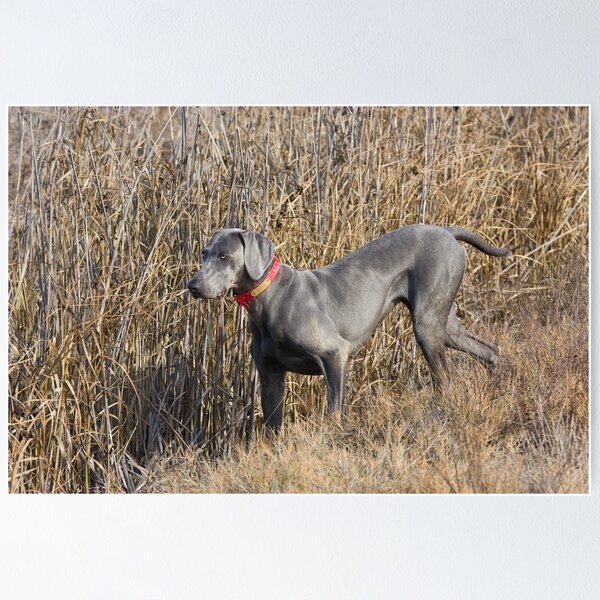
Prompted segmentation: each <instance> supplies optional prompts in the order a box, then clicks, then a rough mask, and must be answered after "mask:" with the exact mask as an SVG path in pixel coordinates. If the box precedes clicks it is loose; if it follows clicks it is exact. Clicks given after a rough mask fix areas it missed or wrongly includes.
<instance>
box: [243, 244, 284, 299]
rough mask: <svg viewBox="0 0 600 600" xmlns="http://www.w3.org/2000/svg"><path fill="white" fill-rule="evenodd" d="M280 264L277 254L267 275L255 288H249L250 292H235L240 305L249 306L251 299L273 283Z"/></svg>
mask: <svg viewBox="0 0 600 600" xmlns="http://www.w3.org/2000/svg"><path fill="white" fill-rule="evenodd" d="M279 266H280V265H279V259H278V258H277V257H276V256H275V257H274V258H273V264H272V265H271V268H270V270H269V272H268V273H267V276H266V277H265V278H264V279H263V280H262V281H261V282H260V283H259V284H258V285H257V286H256V287H255V288H253V289H251V290H249V291H248V292H244V293H243V294H235V296H234V297H233V299H234V300H235V301H236V302H237V303H238V304H239V305H240V306H243V307H244V308H248V303H249V302H250V300H252V299H254V298H256V296H260V295H261V294H262V293H263V292H264V291H265V290H266V289H267V288H268V287H269V286H270V285H271V284H272V283H273V280H274V279H275V277H276V276H277V272H278V271H279Z"/></svg>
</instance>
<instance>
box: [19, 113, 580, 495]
mask: <svg viewBox="0 0 600 600" xmlns="http://www.w3.org/2000/svg"><path fill="white" fill-rule="evenodd" d="M9 119H10V148H9V153H10V156H9V197H10V224H9V231H10V242H9V294H10V307H9V328H10V358H9V392H10V396H9V485H10V489H11V491H14V492H76V491H83V492H89V491H103V492H118V491H136V490H141V491H152V492H161V491H227V492H246V491H251V492H264V491H276V492H346V491H349V492H586V491H587V488H588V388H587V385H588V384H587V378H588V358H587V357H588V354H587V352H588V330H587V307H588V292H587V260H588V244H587V236H588V229H587V219H588V189H587V184H588V111H587V109H586V108H549V107H547V108H533V107H531V108H530V107H528V108H517V107H510V108H502V109H500V108H474V107H472V108H436V109H429V108H318V107H315V108H223V109H219V108H200V109H192V108H187V109H183V110H182V109H167V108H160V109H158V108H114V109H111V108H58V109H51V108H43V109H33V108H25V109H18V108H13V109H11V110H10V114H9ZM415 222H428V223H435V224H439V225H446V224H448V225H461V226H465V227H468V228H471V229H474V230H476V231H477V232H478V233H480V234H481V235H482V236H483V237H485V238H486V239H488V240H489V241H491V242H492V243H494V244H495V245H498V246H506V247H509V248H510V249H511V250H512V252H513V255H512V256H511V257H509V258H507V259H503V260H499V259H493V258H489V257H487V256H484V255H483V254H481V253H479V252H477V251H476V250H474V249H468V250H467V252H468V257H469V261H468V267H467V273H466V275H465V280H464V283H463V287H462V289H461V292H460V293H459V297H458V302H459V309H460V314H461V316H462V318H463V319H464V321H465V322H466V324H467V326H468V327H469V328H470V329H471V330H472V331H473V332H474V333H476V334H479V335H481V336H482V337H484V338H486V339H490V340H494V341H496V342H497V343H499V345H500V348H501V352H502V360H501V364H500V366H499V368H498V369H497V370H496V371H495V372H494V373H493V374H492V375H490V374H489V373H487V371H485V369H483V368H482V367H480V366H479V365H477V364H476V363H475V362H474V361H472V360H470V359H469V358H468V357H464V356H462V355H459V354H457V353H453V352H449V353H448V360H449V361H450V362H451V364H452V367H453V369H455V370H456V371H457V375H456V376H455V377H454V378H453V380H452V382H451V383H450V384H449V386H448V389H447V391H446V393H445V396H444V398H443V400H442V401H441V402H440V403H434V402H433V400H432V394H431V389H430V387H429V385H428V373H427V368H426V366H425V364H424V361H423V360H422V358H421V356H420V355H419V352H418V350H417V348H416V345H415V342H414V339H413V336H412V331H411V327H410V322H409V319H408V314H407V313H406V312H405V311H404V312H403V311H402V310H397V311H394V312H393V313H392V314H391V315H390V316H389V317H388V318H387V319H386V320H385V321H384V323H382V325H381V326H380V327H379V328H378V330H377V332H376V334H375V335H374V337H373V338H372V340H371V341H370V343H369V344H368V345H367V346H366V348H365V349H364V350H363V351H361V352H360V353H359V355H358V356H357V357H356V358H355V359H354V361H353V366H352V369H351V373H350V376H349V380H348V403H349V406H348V414H347V416H346V418H345V419H344V420H343V421H342V422H341V423H336V422H332V421H330V420H327V419H324V418H323V410H324V399H325V394H324V388H323V384H322V381H321V379H320V378H310V377H303V376H299V375H298V376H296V375H292V376H290V377H289V379H288V394H287V413H288V414H287V416H286V427H285V430H284V432H283V435H282V437H281V439H279V440H278V441H276V442H274V443H271V442H267V441H265V440H264V439H263V431H262V426H261V420H260V410H259V408H258V404H259V403H258V398H259V394H258V389H257V382H256V376H255V373H254V370H253V368H252V366H251V363H250V359H249V355H248V341H249V339H248V338H249V333H248V331H247V324H246V315H245V313H244V312H243V310H242V309H240V308H238V307H237V305H236V304H235V303H233V302H232V301H230V300H225V301H224V302H194V301H192V300H191V298H190V297H188V294H187V292H186V291H185V284H186V282H187V280H188V279H189V277H190V276H191V275H192V274H193V273H194V271H195V270H196V269H197V266H198V260H199V255H200V247H201V245H202V243H203V242H204V241H206V239H207V237H208V236H209V235H210V233H211V232H212V231H213V230H214V229H215V228H216V227H219V226H221V227H222V226H242V227H245V228H249V229H257V230H259V231H265V232H266V233H267V234H268V235H269V236H270V237H271V239H273V240H274V241H275V242H276V243H277V244H278V255H279V257H280V258H281V259H282V261H284V262H287V263H289V264H291V265H293V266H295V267H296V268H314V267H318V266H321V265H323V264H326V263H328V262H330V261H332V260H335V259H337V258H339V257H340V256H342V255H343V254H344V253H346V252H348V251H350V250H352V249H354V248H357V247H359V246H361V245H363V244H365V243H366V242H368V241H370V240H372V239H374V238H375V237H377V236H379V235H381V234H382V233H385V232H387V231H390V230H392V229H394V228H396V227H398V226H401V225H404V224H409V223H415ZM252 432H255V436H254V437H255V439H254V441H253V443H252V444H249V442H250V437H251V434H252Z"/></svg>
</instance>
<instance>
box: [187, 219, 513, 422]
mask: <svg viewBox="0 0 600 600" xmlns="http://www.w3.org/2000/svg"><path fill="white" fill-rule="evenodd" d="M457 240H460V241H463V242H467V243H468V244H471V245H472V246H475V248H477V249H478V250H481V251H482V252H485V253H486V254H490V255H492V256H506V255H507V254H508V253H509V252H508V250H505V249H501V248H496V247H494V246H490V245H489V244H486V243H485V242H484V241H483V240H482V239H481V238H480V237H478V236H476V235H475V234H474V233H471V232H470V231H467V230H466V229H463V228H461V227H437V226H434V225H409V226H407V227H401V228H399V229H396V230H395V231H392V232H390V233H388V234H387V235H384V236H383V237H380V238H379V239H376V240H374V241H372V242H370V243H369V244H367V245H366V246H363V247H362V248H359V249H358V250H356V251H354V252H352V253H351V254H348V255H347V256H345V257H344V258H342V259H340V260H338V261H337V262H334V263H332V264H330V265H327V266H325V267H322V268H320V269H315V270H313V271H298V270H296V269H294V268H292V267H290V266H288V265H285V264H282V265H279V261H278V259H277V257H276V256H275V245H274V244H273V242H271V241H269V239H267V238H266V237H265V236H264V235H262V234H260V233H255V232H253V231H244V230H241V229H219V230H217V231H216V232H215V234H214V235H213V237H212V238H211V240H210V241H209V242H208V244H207V245H206V246H205V247H204V249H203V251H202V262H203V264H202V268H201V269H200V271H199V272H198V274H197V275H196V276H195V277H194V278H193V279H192V280H191V281H190V282H189V284H188V289H189V291H190V292H191V294H192V295H193V296H194V298H223V297H224V296H225V295H226V294H227V292H228V291H229V290H231V289H233V291H234V294H235V296H234V297H235V299H236V300H237V301H238V302H239V303H240V304H241V305H242V306H244V307H246V308H247V310H248V316H249V318H250V329H251V331H252V344H251V353H252V357H253V359H254V363H255V365H256V368H257V370H258V374H259V377H260V384H261V395H262V408H263V416H264V420H265V423H266V425H267V426H268V427H269V428H270V429H271V430H273V431H277V430H278V429H279V428H280V427H281V424H282V420H283V402H284V385H285V382H284V378H285V373H286V371H293V372H296V373H304V374H306V375H321V374H322V375H325V380H326V383H327V407H328V411H329V412H334V413H339V412H340V411H341V409H342V406H343V402H344V384H345V374H346V364H347V362H348V359H349V358H350V357H351V356H352V355H353V354H355V353H356V352H357V351H358V350H359V349H360V348H361V347H362V346H363V344H364V343H365V342H366V341H367V339H368V338H369V337H370V336H371V334H372V333H373V330H374V329H375V327H377V325H378V324H379V323H380V322H381V320H382V319H383V318H384V317H385V316H386V315H387V314H388V313H389V311H390V310H391V309H392V308H393V307H394V306H395V305H396V304H398V303H399V302H402V303H404V304H405V305H406V306H407V307H408V309H409V310H410V315H411V318H412V323H413V330H414V334H415V337H416V338H417V341H418V343H419V346H420V347H421V350H422V351H423V354H424V356H425V359H426V360H427V363H428V364H429V368H430V370H431V375H432V380H433V383H434V386H435V388H436V389H438V388H439V386H440V382H441V375H442V370H444V369H445V368H446V361H445V359H444V346H448V347H449V348H454V349H456V350H461V351H463V352H467V353H468V354H470V355H471V356H473V357H475V358H476V359H478V360H479V361H481V362H482V363H484V364H485V365H487V366H490V367H491V366H494V364H495V363H496V360H497V348H496V346H495V345H494V344H492V343H490V342H486V341H485V340H482V339H480V338H478V337H476V336H474V335H473V334H472V333H470V332H469V331H467V330H466V329H465V327H464V326H463V324H462V323H461V321H460V320H459V319H458V317H457V316H456V309H455V307H454V299H455V297H456V293H457V292H458V288H459V286H460V283H461V280H462V277H463V273H464V270H465V264H466V256H465V251H464V249H463V248H462V247H461V246H460V244H458V243H457Z"/></svg>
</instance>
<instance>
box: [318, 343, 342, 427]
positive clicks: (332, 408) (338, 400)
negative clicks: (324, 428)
mask: <svg viewBox="0 0 600 600" xmlns="http://www.w3.org/2000/svg"><path fill="white" fill-rule="evenodd" d="M320 359H321V370H322V371H323V375H325V381H326V383H327V412H328V413H330V414H333V415H337V416H339V415H340V414H341V412H342V410H343V408H344V394H345V387H346V365H347V364H348V355H347V354H346V353H344V352H336V353H334V354H327V355H325V356H321V357H320Z"/></svg>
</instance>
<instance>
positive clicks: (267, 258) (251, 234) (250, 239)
mask: <svg viewBox="0 0 600 600" xmlns="http://www.w3.org/2000/svg"><path fill="white" fill-rule="evenodd" d="M240 235H241V236H242V242H243V243H244V264H245V266H246V271H247V272H248V275H249V276H250V279H258V278H259V277H260V276H261V275H262V274H263V273H264V272H265V271H266V270H267V268H268V267H270V266H271V263H272V262H273V257H274V256H275V244H274V243H273V242H271V241H270V240H269V239H268V238H267V236H265V235H263V234H262V233H256V232H255V231H242V232H241V233H240Z"/></svg>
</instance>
